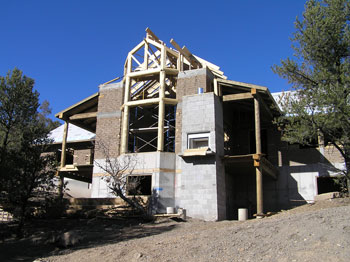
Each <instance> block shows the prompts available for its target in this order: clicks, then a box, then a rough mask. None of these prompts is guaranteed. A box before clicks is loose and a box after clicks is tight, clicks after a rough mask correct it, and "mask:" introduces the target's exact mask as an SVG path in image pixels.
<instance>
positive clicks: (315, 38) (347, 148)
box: [273, 0, 350, 181]
mask: <svg viewBox="0 0 350 262" xmlns="http://www.w3.org/2000/svg"><path fill="white" fill-rule="evenodd" d="M349 19H350V1H348V0H322V1H316V0H309V1H307V2H306V5H305V11H304V13H303V16H302V19H301V20H300V19H298V18H297V19H296V22H295V28H296V32H295V33H294V35H293V38H292V39H291V40H292V42H293V44H292V48H293V49H294V51H295V55H294V57H293V59H290V58H287V59H286V60H283V61H282V62H281V63H282V64H281V65H280V66H276V65H275V66H274V67H273V70H274V72H276V73H277V74H279V75H280V76H281V77H283V78H285V79H287V80H288V82H289V83H291V84H292V86H293V88H294V89H295V92H293V93H292V95H290V96H288V97H287V99H285V100H284V101H283V110H284V113H285V114H284V116H282V117H280V118H279V119H278V120H277V123H278V124H279V125H280V127H281V128H282V130H283V138H284V140H286V141H289V142H291V143H296V142H297V143H302V144H310V143H311V141H312V140H313V139H314V138H315V137H317V136H318V135H321V137H324V138H325V140H326V141H328V142H329V143H330V144H331V145H333V146H334V147H335V148H336V149H337V150H338V151H339V152H340V154H341V155H342V156H343V158H344V160H345V164H346V170H345V171H344V174H345V177H347V179H348V181H349V179H350V173H349V171H350V28H349V25H350V20H349Z"/></svg>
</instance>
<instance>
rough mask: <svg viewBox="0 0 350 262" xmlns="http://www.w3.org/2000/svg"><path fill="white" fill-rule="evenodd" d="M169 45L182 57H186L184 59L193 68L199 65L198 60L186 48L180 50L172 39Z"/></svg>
mask: <svg viewBox="0 0 350 262" xmlns="http://www.w3.org/2000/svg"><path fill="white" fill-rule="evenodd" d="M170 43H171V44H172V45H173V46H174V47H175V49H176V50H177V51H178V52H179V53H180V54H181V55H183V56H184V57H186V59H187V60H188V61H189V62H190V64H191V65H193V66H194V67H195V66H197V65H198V64H200V62H198V60H197V59H196V58H195V57H194V56H192V54H191V52H190V51H188V49H187V48H186V47H184V48H185V49H183V48H181V47H180V46H179V45H178V43H176V42H175V40H174V39H171V40H170ZM190 67H191V66H190Z"/></svg>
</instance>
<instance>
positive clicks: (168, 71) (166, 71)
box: [164, 68, 179, 75]
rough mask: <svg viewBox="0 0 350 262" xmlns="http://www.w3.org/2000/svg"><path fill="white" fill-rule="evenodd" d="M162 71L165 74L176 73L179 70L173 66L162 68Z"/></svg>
mask: <svg viewBox="0 0 350 262" xmlns="http://www.w3.org/2000/svg"><path fill="white" fill-rule="evenodd" d="M164 71H165V73H166V74H167V75H177V74H178V73H179V70H178V69H174V68H164Z"/></svg>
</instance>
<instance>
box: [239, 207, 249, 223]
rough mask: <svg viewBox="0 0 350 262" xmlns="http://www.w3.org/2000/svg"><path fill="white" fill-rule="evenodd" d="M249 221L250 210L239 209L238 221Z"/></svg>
mask: <svg viewBox="0 0 350 262" xmlns="http://www.w3.org/2000/svg"><path fill="white" fill-rule="evenodd" d="M247 219H248V209H247V208H238V221H246V220H247Z"/></svg>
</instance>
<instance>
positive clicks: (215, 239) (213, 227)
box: [42, 199, 350, 262]
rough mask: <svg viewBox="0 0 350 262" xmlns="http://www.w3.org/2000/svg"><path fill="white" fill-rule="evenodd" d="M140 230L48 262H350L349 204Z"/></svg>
mask: <svg viewBox="0 0 350 262" xmlns="http://www.w3.org/2000/svg"><path fill="white" fill-rule="evenodd" d="M112 228H113V227H112ZM157 229H159V231H157ZM110 230H112V229H111V227H110V228H106V232H108V231H110ZM135 230H136V229H135V228H133V229H131V228H130V230H129V234H131V233H130V232H133V235H132V236H131V235H130V237H125V235H123V233H122V232H120V235H119V239H118V236H116V239H114V240H113V241H109V242H104V243H103V244H101V245H98V246H93V247H91V246H90V247H89V248H84V249H79V248H78V249H76V250H65V251H60V252H58V254H57V255H56V256H51V257H46V258H43V259H42V261H52V262H53V261H187V262H192V261H193V262H194V261H196V262H198V261H269V262H270V261H281V262H282V261H327V262H330V261H350V200H349V199H334V200H326V201H321V202H318V203H316V204H314V205H305V206H302V207H298V208H295V209H292V210H289V211H284V212H281V213H279V214H277V215H274V216H272V217H268V218H264V219H258V220H257V219H255V220H249V221H245V222H238V221H222V222H203V221H198V220H190V221H189V222H186V223H176V222H172V221H169V220H162V221H159V222H158V223H156V224H144V225H139V226H138V227H137V230H136V231H135ZM154 231H157V234H153V233H152V232H154ZM123 232H124V233H125V234H128V233H127V232H128V231H127V230H126V231H123ZM135 234H136V235H137V236H136V237H135Z"/></svg>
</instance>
